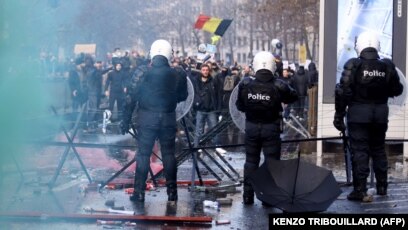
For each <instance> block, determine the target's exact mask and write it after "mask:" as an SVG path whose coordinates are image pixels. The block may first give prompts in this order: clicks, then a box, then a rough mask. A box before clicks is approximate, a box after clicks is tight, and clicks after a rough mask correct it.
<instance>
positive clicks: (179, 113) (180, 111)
mask: <svg viewBox="0 0 408 230" xmlns="http://www.w3.org/2000/svg"><path fill="white" fill-rule="evenodd" d="M187 91H188V96H187V99H186V100H185V101H182V102H179V103H177V107H176V119H177V121H178V120H180V119H181V118H183V117H184V116H185V115H186V114H187V113H188V111H190V109H191V106H192V105H193V101H194V88H193V83H192V82H191V80H190V78H187Z"/></svg>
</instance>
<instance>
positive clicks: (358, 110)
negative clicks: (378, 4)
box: [333, 32, 404, 201]
mask: <svg viewBox="0 0 408 230" xmlns="http://www.w3.org/2000/svg"><path fill="white" fill-rule="evenodd" d="M355 48H356V51H357V54H358V57H357V58H351V59H349V60H348V61H347V62H346V63H345V64H344V70H343V72H342V74H341V78H340V83H338V84H337V85H336V89H335V110H336V112H335V114H334V121H333V125H334V127H336V129H337V130H339V131H342V132H344V131H345V129H346V125H345V124H344V117H345V116H346V115H347V129H348V134H349V138H350V147H351V150H352V153H353V154H352V157H351V161H352V169H353V170H352V172H353V188H354V189H353V191H352V192H351V193H350V194H349V195H348V196H347V199H349V200H353V201H363V200H364V198H365V197H366V196H367V177H368V175H369V173H370V166H369V161H370V158H372V160H373V170H374V173H375V179H376V186H377V195H381V196H384V195H387V186H388V182H387V177H388V174H387V171H388V161H387V154H386V152H385V134H386V132H387V129H388V112H389V108H388V103H387V102H388V98H390V97H395V96H399V95H401V94H402V92H403V89H404V86H403V85H402V84H401V83H400V80H399V76H398V73H397V70H396V68H395V65H394V63H393V62H392V61H391V60H390V59H386V58H384V59H380V56H379V55H378V51H379V48H380V42H379V40H378V38H377V37H376V35H375V34H372V33H370V32H363V33H362V34H360V35H359V36H358V38H357V41H356V46H355Z"/></svg>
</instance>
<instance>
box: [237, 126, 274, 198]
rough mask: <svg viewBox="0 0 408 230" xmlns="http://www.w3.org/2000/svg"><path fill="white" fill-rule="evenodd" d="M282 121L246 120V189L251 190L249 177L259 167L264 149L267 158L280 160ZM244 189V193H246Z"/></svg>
mask: <svg viewBox="0 0 408 230" xmlns="http://www.w3.org/2000/svg"><path fill="white" fill-rule="evenodd" d="M280 133H281V129H280V121H276V122H274V123H267V124H263V123H255V122H251V121H246V122H245V151H246V158H245V164H244V190H245V191H247V190H249V191H248V192H251V190H252V186H250V184H249V183H248V177H249V176H250V175H251V174H252V173H253V172H254V171H256V170H257V169H258V167H259V163H260V160H261V151H263V154H264V158H265V161H266V160H267V159H271V158H272V159H275V160H279V159H280V155H281V139H280ZM245 191H244V193H245Z"/></svg>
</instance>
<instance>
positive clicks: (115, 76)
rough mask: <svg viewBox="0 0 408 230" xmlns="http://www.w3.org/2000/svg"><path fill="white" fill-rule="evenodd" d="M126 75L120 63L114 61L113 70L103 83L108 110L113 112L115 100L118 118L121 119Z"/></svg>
mask: <svg viewBox="0 0 408 230" xmlns="http://www.w3.org/2000/svg"><path fill="white" fill-rule="evenodd" d="M125 84H126V75H125V73H124V72H123V71H122V64H121V63H120V62H118V63H116V64H115V66H114V70H113V71H111V72H109V73H108V77H107V78H106V83H105V95H106V96H107V97H109V110H110V111H111V112H112V113H113V109H114V107H115V102H116V106H117V110H118V119H121V115H122V108H123V100H124V97H125Z"/></svg>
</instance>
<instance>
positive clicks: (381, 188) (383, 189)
mask: <svg viewBox="0 0 408 230" xmlns="http://www.w3.org/2000/svg"><path fill="white" fill-rule="evenodd" d="M387 187H388V182H387V179H385V180H377V195H380V196H385V195H387Z"/></svg>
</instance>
